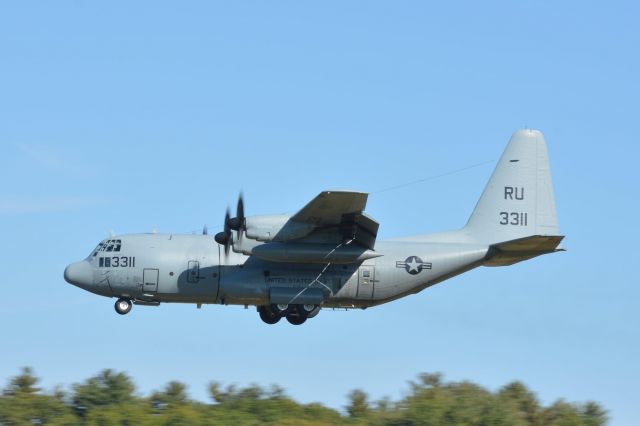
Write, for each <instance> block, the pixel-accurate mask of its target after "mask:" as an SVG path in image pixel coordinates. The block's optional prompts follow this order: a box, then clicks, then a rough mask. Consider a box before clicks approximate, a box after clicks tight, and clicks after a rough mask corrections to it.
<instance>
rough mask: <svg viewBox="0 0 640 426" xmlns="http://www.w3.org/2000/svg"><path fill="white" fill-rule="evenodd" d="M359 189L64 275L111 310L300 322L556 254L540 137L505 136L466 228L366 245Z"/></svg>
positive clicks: (129, 246)
mask: <svg viewBox="0 0 640 426" xmlns="http://www.w3.org/2000/svg"><path fill="white" fill-rule="evenodd" d="M366 203H367V194H366V193H362V192H352V191H325V192H322V193H320V194H319V195H318V196H317V197H315V198H314V199H313V200H311V202H309V203H308V204H307V205H306V206H305V207H303V208H302V210H300V211H299V212H297V213H295V214H294V215H270V216H245V214H244V201H243V198H242V196H240V198H239V200H238V207H237V213H236V217H234V218H231V217H230V215H229V211H227V214H226V216H225V220H224V230H223V231H222V232H220V233H218V234H217V235H215V237H212V236H210V235H207V233H206V231H203V235H177V234H157V233H152V234H133V235H122V236H118V237H111V238H109V239H106V240H104V241H102V242H100V244H98V246H97V247H96V248H95V250H93V251H92V252H91V253H90V254H89V256H88V257H87V258H86V259H84V260H82V261H80V262H76V263H72V264H71V265H69V266H67V268H66V269H65V271H64V278H65V280H66V281H67V282H69V283H71V284H74V285H76V286H78V287H80V288H82V289H85V290H87V291H90V292H92V293H96V294H99V295H101V296H107V297H117V298H118V299H117V301H116V303H115V310H116V312H118V313H119V314H122V315H124V314H126V313H128V312H129V311H130V310H131V307H132V303H133V304H137V305H150V306H157V305H159V304H160V303H163V302H180V303H194V304H197V305H198V307H200V306H201V305H202V304H214V303H215V304H221V305H229V304H233V305H245V307H246V306H249V305H252V306H256V307H257V310H258V312H259V314H260V318H261V319H262V320H263V321H264V322H266V323H268V324H275V323H276V322H278V321H279V320H280V319H281V318H286V319H287V320H288V321H289V322H290V323H291V324H296V325H297V324H302V323H303V322H305V321H306V320H307V319H308V318H313V317H314V316H315V315H317V314H318V312H319V310H320V309H321V308H322V307H327V308H363V309H364V308H367V307H370V306H375V305H379V304H382V303H386V302H390V301H393V300H396V299H399V298H401V297H404V296H408V295H410V294H414V293H418V292H419V291H421V290H423V289H425V288H427V287H430V286H432V285H434V284H437V283H439V282H441V281H444V280H446V279H448V278H451V277H454V276H456V275H458V274H461V273H463V272H466V271H469V270H471V269H473V268H476V267H478V266H481V265H483V266H506V265H512V264H514V263H516V262H520V261H523V260H527V259H531V258H533V257H535V256H539V255H541V254H546V253H553V252H556V251H559V250H561V249H559V248H558V247H559V244H560V241H561V240H562V239H563V236H562V235H560V233H559V230H558V223H557V218H556V209H555V202H554V196H553V188H552V184H551V174H550V170H549V162H548V158H547V148H546V144H545V141H544V137H543V135H542V133H541V132H539V131H537V130H529V129H525V130H519V131H517V132H515V133H514V134H513V136H512V137H511V140H510V141H509V144H508V145H507V148H506V150H505V151H504V153H503V154H502V157H501V158H500V160H499V162H498V164H497V166H496V169H495V170H494V172H493V174H492V176H491V178H490V180H489V183H488V184H487V186H486V188H485V190H484V192H483V193H482V196H481V197H480V200H479V201H478V203H477V205H476V207H475V209H474V211H473V213H472V215H471V217H470V218H469V220H468V222H467V224H466V225H465V226H464V227H463V228H461V229H459V230H455V231H449V232H442V233H437V234H431V235H420V236H413V237H405V238H395V239H392V240H388V241H376V236H377V233H378V223H377V222H376V221H375V220H373V219H372V218H371V217H369V216H367V215H366V214H365V213H364V209H365V205H366ZM216 243H217V244H216Z"/></svg>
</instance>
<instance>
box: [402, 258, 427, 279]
mask: <svg viewBox="0 0 640 426" xmlns="http://www.w3.org/2000/svg"><path fill="white" fill-rule="evenodd" d="M396 268H404V270H405V271H407V272H408V273H410V274H411V275H417V274H419V273H420V272H422V270H423V269H431V263H429V262H423V261H422V259H420V258H419V257H418V256H409V257H407V259H406V260H405V261H404V262H402V261H399V260H398V261H397V262H396Z"/></svg>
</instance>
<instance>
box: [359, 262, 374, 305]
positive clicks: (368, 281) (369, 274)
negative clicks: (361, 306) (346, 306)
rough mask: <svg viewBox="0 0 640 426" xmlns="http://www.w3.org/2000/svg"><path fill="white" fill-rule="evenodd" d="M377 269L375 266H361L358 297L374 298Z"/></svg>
mask: <svg viewBox="0 0 640 426" xmlns="http://www.w3.org/2000/svg"><path fill="white" fill-rule="evenodd" d="M375 273H376V269H375V267H374V266H361V267H360V268H358V294H357V296H356V297H357V298H358V299H372V298H373V286H374V285H375V282H376V277H375Z"/></svg>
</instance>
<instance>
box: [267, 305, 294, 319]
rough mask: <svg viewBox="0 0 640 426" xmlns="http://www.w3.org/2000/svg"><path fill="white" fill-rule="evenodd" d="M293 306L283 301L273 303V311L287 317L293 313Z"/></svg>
mask: <svg viewBox="0 0 640 426" xmlns="http://www.w3.org/2000/svg"><path fill="white" fill-rule="evenodd" d="M292 308H293V307H292V306H291V305H285V304H282V303H278V304H273V305H271V312H273V313H274V314H276V315H280V316H281V317H286V316H287V315H289V314H290V313H291V311H292V310H293V309H292Z"/></svg>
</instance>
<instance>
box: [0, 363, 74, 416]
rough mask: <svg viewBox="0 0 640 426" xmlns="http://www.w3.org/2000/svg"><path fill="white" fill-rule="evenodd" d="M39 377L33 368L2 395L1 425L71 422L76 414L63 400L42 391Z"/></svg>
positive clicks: (25, 369)
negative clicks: (37, 385) (38, 385)
mask: <svg viewBox="0 0 640 426" xmlns="http://www.w3.org/2000/svg"><path fill="white" fill-rule="evenodd" d="M38 382H39V379H38V378H37V377H36V376H35V375H34V374H33V370H32V369H31V368H28V367H25V368H23V369H22V372H21V374H19V375H17V376H15V377H13V378H11V379H10V380H9V385H8V386H7V387H6V388H5V390H4V392H3V396H2V397H1V398H0V424H7V425H33V424H48V425H71V424H74V423H75V416H73V413H72V412H71V410H70V409H69V407H68V406H66V405H65V403H64V401H63V400H62V399H58V398H56V397H55V396H50V395H42V394H40V392H41V389H40V388H38V387H36V384H37V383H38Z"/></svg>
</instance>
